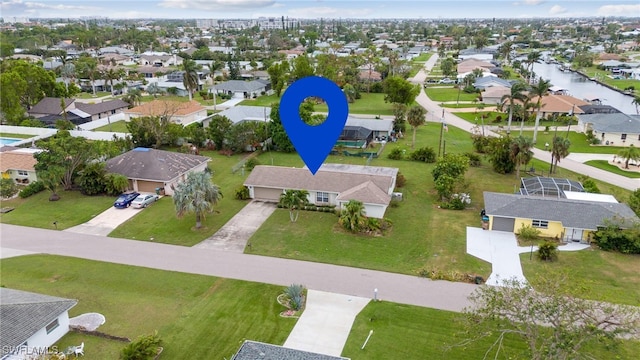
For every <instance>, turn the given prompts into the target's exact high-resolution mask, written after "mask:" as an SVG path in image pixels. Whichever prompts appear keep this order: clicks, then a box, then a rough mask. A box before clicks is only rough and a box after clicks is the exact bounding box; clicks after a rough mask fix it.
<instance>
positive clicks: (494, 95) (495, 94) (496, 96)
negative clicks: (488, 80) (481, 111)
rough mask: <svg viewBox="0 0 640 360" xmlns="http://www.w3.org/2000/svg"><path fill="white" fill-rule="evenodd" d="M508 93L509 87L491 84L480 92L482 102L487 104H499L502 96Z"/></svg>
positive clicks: (509, 92)
mask: <svg viewBox="0 0 640 360" xmlns="http://www.w3.org/2000/svg"><path fill="white" fill-rule="evenodd" d="M510 94H511V89H510V88H508V87H504V86H491V87H488V88H486V89H485V90H484V91H483V92H482V93H480V95H481V96H482V103H483V104H489V105H498V104H500V103H501V102H502V97H503V96H505V95H510Z"/></svg>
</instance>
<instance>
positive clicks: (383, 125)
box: [345, 116, 393, 137]
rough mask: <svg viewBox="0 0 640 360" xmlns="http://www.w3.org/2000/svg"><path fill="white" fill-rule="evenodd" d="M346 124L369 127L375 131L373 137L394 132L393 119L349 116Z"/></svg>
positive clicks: (387, 135)
mask: <svg viewBox="0 0 640 360" xmlns="http://www.w3.org/2000/svg"><path fill="white" fill-rule="evenodd" d="M345 126H352V127H363V128H366V129H369V130H371V131H372V132H373V137H380V136H386V137H389V136H390V135H391V133H392V132H393V120H391V119H362V118H356V117H351V116H349V117H348V118H347V123H346V124H345Z"/></svg>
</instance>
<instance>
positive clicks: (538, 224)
mask: <svg viewBox="0 0 640 360" xmlns="http://www.w3.org/2000/svg"><path fill="white" fill-rule="evenodd" d="M531 226H533V227H534V228H541V229H547V228H548V227H549V222H548V221H547V220H532V221H531Z"/></svg>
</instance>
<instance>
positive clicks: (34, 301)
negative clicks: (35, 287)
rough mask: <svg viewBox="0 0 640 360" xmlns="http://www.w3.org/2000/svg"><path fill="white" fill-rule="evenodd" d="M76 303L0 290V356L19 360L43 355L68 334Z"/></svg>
mask: <svg viewBox="0 0 640 360" xmlns="http://www.w3.org/2000/svg"><path fill="white" fill-rule="evenodd" d="M77 303H78V301H77V300H73V299H64V298H60V297H55V296H49V295H42V294H36V293H32V292H27V291H21V290H14V289H8V288H0V324H1V325H2V326H0V351H1V352H0V356H2V359H22V358H25V357H26V356H27V355H34V354H35V353H40V352H43V351H46V348H47V347H50V346H52V345H53V344H55V343H56V342H57V341H58V340H60V338H62V337H63V336H64V335H65V334H66V333H67V332H68V331H69V309H71V308H72V307H74V306H75V305H76V304H77Z"/></svg>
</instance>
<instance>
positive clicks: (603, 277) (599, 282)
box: [520, 249, 640, 306]
mask: <svg viewBox="0 0 640 360" xmlns="http://www.w3.org/2000/svg"><path fill="white" fill-rule="evenodd" d="M520 262H521V263H522V269H523V271H524V275H525V276H526V277H532V276H540V275H542V274H544V273H546V272H565V273H567V274H569V276H570V278H571V280H572V281H575V284H576V285H580V286H582V287H584V288H586V289H588V292H587V293H586V295H582V296H586V297H587V298H589V299H594V300H600V301H609V302H614V303H623V304H630V305H635V306H638V304H640V277H639V276H638V273H639V272H640V255H625V254H620V253H615V252H606V251H601V250H597V249H587V250H581V251H570V252H563V251H560V252H559V253H558V260H557V261H555V262H552V263H549V262H541V261H538V260H536V259H535V257H534V259H533V260H529V254H521V255H520Z"/></svg>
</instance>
